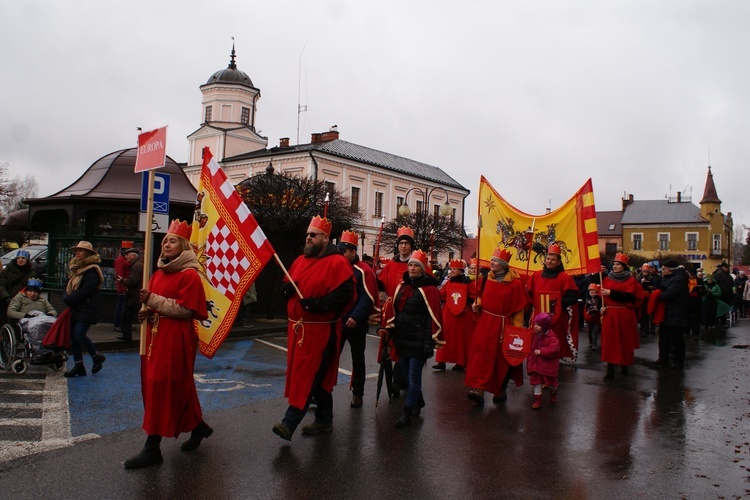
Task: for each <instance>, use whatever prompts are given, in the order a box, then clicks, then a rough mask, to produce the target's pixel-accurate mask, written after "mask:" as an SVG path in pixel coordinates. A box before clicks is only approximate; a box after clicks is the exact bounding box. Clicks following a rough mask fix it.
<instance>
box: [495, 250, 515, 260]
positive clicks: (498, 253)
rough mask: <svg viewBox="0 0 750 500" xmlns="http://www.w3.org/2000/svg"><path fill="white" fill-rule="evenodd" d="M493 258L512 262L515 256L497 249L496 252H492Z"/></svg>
mask: <svg viewBox="0 0 750 500" xmlns="http://www.w3.org/2000/svg"><path fill="white" fill-rule="evenodd" d="M492 256H493V257H494V258H496V259H500V260H504V261H505V262H510V259H511V257H513V254H511V253H510V252H509V251H508V250H507V249H505V248H496V249H495V251H494V252H492Z"/></svg>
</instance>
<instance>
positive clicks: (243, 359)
mask: <svg viewBox="0 0 750 500" xmlns="http://www.w3.org/2000/svg"><path fill="white" fill-rule="evenodd" d="M585 342H586V341H585V340H583V341H582V343H583V348H582V354H581V357H580V358H579V362H578V364H577V366H576V367H562V368H561V374H560V379H561V387H560V402H559V403H558V405H556V406H555V407H550V406H549V405H548V404H547V396H546V395H545V399H544V406H543V407H542V409H541V410H540V411H534V410H532V409H531V408H530V406H531V395H530V393H531V388H530V387H529V386H528V384H527V385H524V386H522V387H520V388H517V389H513V390H511V391H510V397H509V398H508V401H507V402H506V403H503V404H499V405H495V404H493V403H492V402H491V401H490V399H489V398H488V399H487V404H486V405H485V407H484V408H481V407H476V406H475V405H474V403H472V402H471V401H469V400H468V399H467V398H466V389H465V388H464V386H463V374H462V373H460V372H453V371H450V370H449V371H446V372H433V371H432V370H430V369H429V368H428V369H426V370H425V374H424V393H425V399H426V401H427V407H426V408H425V409H424V410H423V413H422V417H421V418H419V419H417V420H416V423H414V424H412V425H411V426H410V427H408V428H405V429H396V428H395V427H394V422H395V420H396V419H397V418H398V414H399V412H400V410H401V403H400V401H399V400H394V401H393V402H392V403H389V402H388V401H387V400H385V401H381V404H380V405H379V406H378V407H377V408H376V407H375V406H374V385H375V384H374V380H373V379H370V380H368V383H367V386H366V389H365V390H366V396H365V406H364V407H363V408H361V409H351V408H349V392H348V377H346V376H345V374H343V373H342V375H341V376H340V378H339V385H338V386H337V387H336V390H335V391H334V405H335V407H334V431H333V432H332V433H330V434H326V435H321V436H314V437H308V436H303V435H301V434H300V433H299V432H298V433H297V434H295V436H294V438H293V439H292V442H291V443H287V442H286V441H282V440H281V439H279V438H278V437H277V436H275V435H274V434H272V432H271V427H272V426H273V424H274V423H276V422H278V421H279V420H280V419H281V416H282V415H283V412H284V410H285V408H286V401H285V400H284V399H283V398H282V397H281V392H280V391H282V390H283V366H284V352H283V350H281V349H279V347H280V346H283V345H284V339H283V337H278V336H264V337H259V338H255V339H252V340H243V341H231V342H230V343H228V344H227V345H225V346H224V347H222V350H221V352H222V355H221V356H218V355H217V357H216V358H215V359H214V360H212V361H208V360H203V361H201V363H200V366H201V368H197V369H196V380H197V382H198V385H199V388H200V387H203V388H204V389H205V388H206V387H210V386H213V389H214V390H202V391H201V392H200V397H201V400H202V403H203V406H204V411H205V413H206V415H205V417H206V421H207V422H209V424H210V425H211V426H212V427H213V428H214V429H215V431H216V432H215V433H214V435H213V436H211V438H209V439H207V440H206V441H204V442H203V444H202V445H201V447H200V448H199V449H198V450H196V451H195V452H192V453H184V452H181V451H180V450H179V443H180V442H181V441H182V440H183V439H184V438H180V439H179V440H166V441H165V442H164V443H163V444H162V452H163V455H164V459H165V462H164V464H161V465H159V466H155V467H152V468H149V469H145V470H137V471H126V470H124V469H123V468H122V462H123V461H124V460H125V459H126V458H128V457H129V456H131V455H133V454H134V453H136V452H137V451H138V450H139V449H140V447H141V446H142V444H143V440H144V435H143V432H142V430H140V429H139V418H140V415H139V405H140V399H139V397H138V393H137V391H138V384H137V371H136V372H132V371H130V372H129V371H128V370H127V369H126V368H125V367H127V366H130V365H131V364H132V361H129V360H128V359H127V356H128V355H129V354H128V353H113V354H108V361H107V363H108V364H105V369H104V370H103V371H102V372H100V374H98V375H97V376H91V375H89V376H88V377H86V378H85V379H80V380H69V381H67V384H65V379H62V378H61V376H60V374H56V373H54V372H52V371H51V370H47V372H43V375H44V376H43V377H42V379H44V380H46V382H45V384H42V382H40V381H39V380H40V378H39V377H38V376H37V377H36V378H35V377H33V376H31V375H26V376H24V377H23V379H24V380H27V379H28V381H25V382H21V381H20V380H14V379H12V378H11V379H10V380H11V381H10V382H7V380H9V379H8V377H7V376H5V377H2V378H0V402H2V404H3V410H4V411H5V410H6V406H7V405H6V403H11V401H14V405H15V406H13V407H12V408H13V409H15V410H17V411H20V410H22V409H24V408H23V406H22V405H23V404H24V403H23V402H22V401H21V400H22V398H23V396H36V399H35V401H34V403H33V404H34V405H37V406H30V407H28V408H27V409H28V410H29V411H28V412H27V413H26V416H22V415H21V414H20V413H17V414H16V416H15V417H12V418H6V417H2V419H1V420H0V433H2V436H0V447H1V448H0V492H2V493H1V494H2V496H3V497H4V498H176V497H188V498H364V499H367V498H378V499H382V498H426V499H435V498H606V497H610V498H700V499H704V498H742V497H748V496H750V469H748V467H750V460H749V459H750V436H749V434H750V425H748V422H749V421H750V389H748V367H750V348H748V347H750V320H741V321H740V323H739V324H738V326H734V327H732V328H730V329H729V331H728V333H727V334H726V336H719V337H718V338H716V337H713V336H711V337H709V336H707V337H705V338H704V340H701V341H697V340H689V341H688V342H687V346H688V359H687V364H686V369H685V370H684V371H676V370H669V369H661V370H657V369H655V368H652V367H651V366H649V365H650V362H651V361H653V360H654V359H656V351H657V349H656V343H655V342H656V339H655V337H649V338H647V339H644V342H643V345H642V348H641V349H640V350H638V351H636V365H635V366H634V367H633V368H631V373H630V376H628V377H627V378H621V377H619V376H618V378H617V379H616V380H614V381H612V382H604V381H603V380H602V376H603V374H604V372H603V366H602V364H601V363H600V362H599V361H598V353H596V352H591V351H589V350H588V349H587V348H586V343H585ZM276 346H279V347H276ZM368 348H369V351H368V352H369V355H368V359H369V360H370V361H369V363H370V365H369V367H368V372H369V373H370V374H371V375H374V373H375V370H376V366H375V365H374V361H373V360H372V358H373V357H374V354H375V349H374V339H373V340H371V342H370V344H368ZM120 356H122V357H123V359H122V360H118V357H120ZM130 356H131V357H132V354H130ZM120 361H122V364H120ZM430 364H432V363H430ZM204 366H207V368H202V367H204ZM348 366H350V363H349V361H348V359H347V356H346V352H345V356H344V358H343V362H342V367H343V368H344V369H346V368H347V367H348ZM61 380H62V384H63V385H67V396H68V399H69V400H70V404H69V406H67V409H66V410H64V411H63V410H60V408H57V409H58V410H60V411H63V413H64V412H65V411H67V412H68V413H69V422H70V425H69V426H68V427H67V429H68V431H67V433H69V434H66V427H65V426H64V425H62V426H61V425H60V422H61V421H62V420H63V419H61V418H60V417H59V416H58V417H56V418H55V419H52V421H53V422H56V424H55V425H56V426H57V427H55V425H52V424H51V425H52V429H53V430H51V431H50V434H49V436H48V437H49V439H45V436H47V434H46V433H47V430H46V428H47V426H46V425H45V424H44V422H45V417H44V416H40V413H39V410H40V409H41V414H42V415H43V414H44V413H46V412H47V407H46V400H47V398H49V400H50V405H51V407H50V411H52V409H54V408H55V405H57V407H59V406H61V405H60V403H61V402H60V396H59V392H60V391H61V390H62V391H63V392H64V389H63V388H61V387H59V385H60V384H61V382H60V381H61ZM105 380H106V381H107V382H105ZM46 384H52V385H51V387H47V388H45V386H46ZM55 384H57V385H55ZM74 384H78V385H74ZM40 386H41V387H42V388H41V389H40ZM8 387H13V389H8ZM105 387H106V388H107V389H106V390H105ZM219 389H227V390H219ZM36 392H42V394H41V395H39V394H36ZM49 392H51V393H53V394H48V393H49ZM113 392H114V394H113ZM55 394H57V395H56V396H55ZM55 398H57V399H55ZM40 401H41V403H40ZM39 404H41V407H40V406H38V405H39ZM97 408H98V410H96V409H97ZM87 411H88V413H87ZM24 418H29V419H30V421H33V424H35V425H40V426H41V429H39V430H38V431H35V432H37V433H38V434H35V435H34V436H36V437H37V438H38V437H39V436H41V438H38V439H36V438H35V437H34V436H31V437H29V436H27V438H28V440H27V441H25V443H22V442H21V441H18V440H17V441H15V443H16V445H15V446H12V445H11V444H10V443H11V441H9V440H8V439H6V438H7V436H8V434H7V432H9V431H8V429H9V428H17V427H20V425H18V422H19V421H21V420H23V419H24ZM102 419H103V420H104V421H101V420H102ZM9 420H12V421H14V422H15V424H13V425H6V424H8V421H9ZM311 421H312V415H309V416H308V417H307V419H306V420H305V422H304V423H308V422H311ZM34 439H36V441H34ZM19 443H22V444H19ZM9 447H14V448H19V449H22V451H17V452H16V454H15V458H9V457H10V454H9V453H10V452H9V451H8V448H9ZM35 447H36V448H35ZM34 449H37V450H40V451H38V452H36V453H30V452H32V451H34ZM2 457H5V458H2Z"/></svg>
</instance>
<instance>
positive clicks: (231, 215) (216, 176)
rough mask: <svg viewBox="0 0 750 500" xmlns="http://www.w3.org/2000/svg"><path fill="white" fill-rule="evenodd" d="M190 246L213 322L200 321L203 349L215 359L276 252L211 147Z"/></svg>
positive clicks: (205, 157)
mask: <svg viewBox="0 0 750 500" xmlns="http://www.w3.org/2000/svg"><path fill="white" fill-rule="evenodd" d="M190 242H191V243H192V244H193V246H194V248H195V249H196V254H197V255H198V262H199V263H200V265H201V268H202V269H201V277H202V278H203V289H204V290H205V293H206V301H207V305H208V319H206V320H205V321H201V322H198V337H199V343H200V350H201V353H202V354H203V355H204V356H206V357H207V358H212V357H213V356H214V354H215V353H216V349H218V347H219V346H220V345H221V343H222V342H223V341H224V339H225V338H226V337H227V335H228V334H229V330H230V329H231V328H232V324H233V323H234V319H235V318H236V317H237V313H238V311H239V308H240V305H241V304H242V297H243V296H244V295H245V292H247V290H248V289H249V288H250V285H251V284H252V283H253V281H255V279H256V278H257V277H258V275H259V274H260V271H261V270H262V269H263V267H264V266H265V265H266V264H267V263H268V261H269V260H270V259H271V258H272V257H273V255H274V249H273V247H272V246H271V243H269V241H268V239H266V235H265V234H264V233H263V230H262V229H261V228H260V226H259V225H258V222H257V221H256V220H255V217H254V216H253V214H252V213H250V209H249V208H248V207H247V205H245V203H244V202H243V201H242V198H240V195H239V194H238V193H237V190H236V189H235V187H234V185H233V184H232V183H231V182H230V181H229V179H227V176H226V174H225V173H224V171H223V170H222V169H221V167H220V166H219V164H218V163H217V162H216V160H215V159H214V158H213V155H212V154H211V151H210V150H209V149H208V148H207V147H206V148H204V149H203V168H202V169H201V177H200V184H199V186H198V196H197V202H196V205H195V216H194V218H193V232H192V237H191V240H190Z"/></svg>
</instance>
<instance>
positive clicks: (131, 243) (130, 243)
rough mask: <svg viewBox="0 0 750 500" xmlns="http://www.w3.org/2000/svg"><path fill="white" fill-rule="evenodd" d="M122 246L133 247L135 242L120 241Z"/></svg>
mask: <svg viewBox="0 0 750 500" xmlns="http://www.w3.org/2000/svg"><path fill="white" fill-rule="evenodd" d="M120 248H133V242H132V241H123V242H122V243H120Z"/></svg>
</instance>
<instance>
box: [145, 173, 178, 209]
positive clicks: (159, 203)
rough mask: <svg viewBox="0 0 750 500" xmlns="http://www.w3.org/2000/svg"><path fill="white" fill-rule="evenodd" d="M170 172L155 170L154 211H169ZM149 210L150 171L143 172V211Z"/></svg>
mask: <svg viewBox="0 0 750 500" xmlns="http://www.w3.org/2000/svg"><path fill="white" fill-rule="evenodd" d="M170 178H171V176H170V175H169V174H162V173H160V172H154V213H155V214H168V213H169V180H170ZM147 211H148V172H143V182H142V183H141V212H147Z"/></svg>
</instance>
